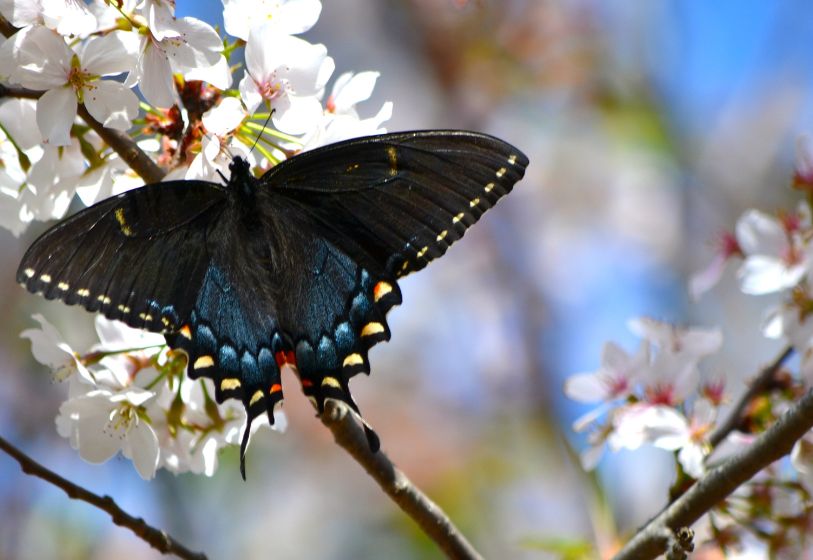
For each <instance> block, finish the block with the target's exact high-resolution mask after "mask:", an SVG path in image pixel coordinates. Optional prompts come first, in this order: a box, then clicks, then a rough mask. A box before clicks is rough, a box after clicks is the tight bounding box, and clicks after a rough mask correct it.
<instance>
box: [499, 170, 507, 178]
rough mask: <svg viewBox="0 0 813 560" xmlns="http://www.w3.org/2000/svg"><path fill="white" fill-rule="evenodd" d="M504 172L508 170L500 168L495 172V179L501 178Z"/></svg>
mask: <svg viewBox="0 0 813 560" xmlns="http://www.w3.org/2000/svg"><path fill="white" fill-rule="evenodd" d="M506 171H508V170H507V169H506V168H505V167H500V168H499V169H498V170H497V178H500V177H502V176H503V175H505V172H506Z"/></svg>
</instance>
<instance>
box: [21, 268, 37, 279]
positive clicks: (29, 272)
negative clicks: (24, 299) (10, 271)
mask: <svg viewBox="0 0 813 560" xmlns="http://www.w3.org/2000/svg"><path fill="white" fill-rule="evenodd" d="M23 274H25V275H26V276H27V277H29V278H33V277H34V269H33V268H26V269H25V270H23Z"/></svg>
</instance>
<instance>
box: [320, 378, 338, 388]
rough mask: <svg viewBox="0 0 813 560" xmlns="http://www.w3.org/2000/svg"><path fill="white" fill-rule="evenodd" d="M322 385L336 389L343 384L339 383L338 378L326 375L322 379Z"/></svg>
mask: <svg viewBox="0 0 813 560" xmlns="http://www.w3.org/2000/svg"><path fill="white" fill-rule="evenodd" d="M322 387H334V388H336V389H341V388H342V386H341V385H340V384H339V381H338V379H336V378H335V377H325V378H324V379H323V380H322Z"/></svg>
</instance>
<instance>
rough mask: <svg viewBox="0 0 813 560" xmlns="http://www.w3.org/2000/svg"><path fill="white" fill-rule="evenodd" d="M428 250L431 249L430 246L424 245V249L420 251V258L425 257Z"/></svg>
mask: <svg viewBox="0 0 813 560" xmlns="http://www.w3.org/2000/svg"><path fill="white" fill-rule="evenodd" d="M428 250H429V247H424V248H423V249H421V250H420V251H418V258H419V259H420V258H421V257H423V256H424V255H425V254H426V252H427V251H428Z"/></svg>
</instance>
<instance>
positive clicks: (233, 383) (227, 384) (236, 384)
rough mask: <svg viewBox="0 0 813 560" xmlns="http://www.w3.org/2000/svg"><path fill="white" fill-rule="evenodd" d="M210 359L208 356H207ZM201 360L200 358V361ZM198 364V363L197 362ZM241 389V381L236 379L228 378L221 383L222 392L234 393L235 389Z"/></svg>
mask: <svg viewBox="0 0 813 560" xmlns="http://www.w3.org/2000/svg"><path fill="white" fill-rule="evenodd" d="M207 358H208V356H207ZM199 359H200V358H198V360H199ZM195 363H197V362H195ZM239 388H240V380H239V379H237V378H235V377H227V378H226V379H224V380H223V381H221V382H220V390H221V391H234V390H235V389H239Z"/></svg>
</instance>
